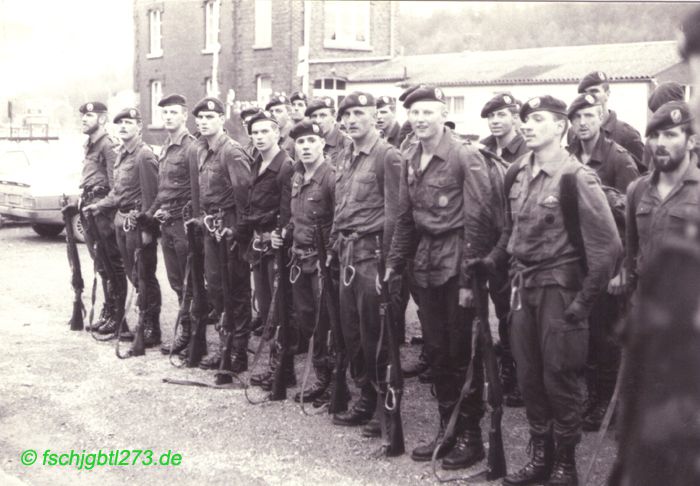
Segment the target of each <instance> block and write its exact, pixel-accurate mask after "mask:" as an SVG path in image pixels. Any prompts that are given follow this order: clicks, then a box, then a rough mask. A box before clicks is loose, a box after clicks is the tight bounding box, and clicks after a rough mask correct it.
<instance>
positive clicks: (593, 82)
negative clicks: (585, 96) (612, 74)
mask: <svg viewBox="0 0 700 486" xmlns="http://www.w3.org/2000/svg"><path fill="white" fill-rule="evenodd" d="M607 82H608V75H607V74H605V73H604V72H603V71H593V72H592V73H588V74H586V75H585V76H584V77H583V79H581V81H580V82H579V83H578V92H579V93H584V92H585V91H586V89H588V88H590V87H591V86H597V85H599V84H603V83H607Z"/></svg>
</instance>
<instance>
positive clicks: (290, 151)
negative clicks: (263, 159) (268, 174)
mask: <svg viewBox="0 0 700 486" xmlns="http://www.w3.org/2000/svg"><path fill="white" fill-rule="evenodd" d="M290 102H291V101H290V99H289V98H287V97H286V96H285V95H274V96H272V98H270V101H268V102H267V104H266V105H265V111H270V108H272V107H273V106H277V105H286V106H287V107H288V108H289V103H290ZM290 116H291V115H290ZM290 130H291V127H280V141H279V146H280V148H281V149H282V150H284V151H285V152H286V153H287V155H289V158H290V159H291V160H294V140H293V139H292V137H290V136H289V132H290Z"/></svg>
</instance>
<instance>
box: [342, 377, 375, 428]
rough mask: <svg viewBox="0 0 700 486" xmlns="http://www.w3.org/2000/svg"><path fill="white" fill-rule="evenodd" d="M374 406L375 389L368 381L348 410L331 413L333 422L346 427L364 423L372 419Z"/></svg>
mask: <svg viewBox="0 0 700 486" xmlns="http://www.w3.org/2000/svg"><path fill="white" fill-rule="evenodd" d="M376 406H377V391H376V390H375V389H374V387H373V386H372V385H371V384H370V383H367V384H366V385H364V386H363V387H362V393H361V395H360V399H359V400H357V401H356V402H355V404H354V405H353V406H352V408H351V409H350V410H348V411H347V412H342V413H337V414H335V415H333V423H334V424H335V425H343V426H346V427H353V426H357V425H364V424H366V423H367V422H369V421H370V420H371V419H372V416H373V415H374V410H375V408H376Z"/></svg>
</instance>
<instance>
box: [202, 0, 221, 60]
mask: <svg viewBox="0 0 700 486" xmlns="http://www.w3.org/2000/svg"><path fill="white" fill-rule="evenodd" d="M220 13H221V12H220V3H219V0H208V1H207V2H205V3H204V49H203V50H202V53H203V54H212V53H213V52H214V51H216V50H217V49H218V48H219V19H220V16H221V15H220Z"/></svg>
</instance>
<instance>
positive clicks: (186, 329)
mask: <svg viewBox="0 0 700 486" xmlns="http://www.w3.org/2000/svg"><path fill="white" fill-rule="evenodd" d="M191 336H192V323H191V322H190V319H189V317H185V316H182V318H181V319H180V326H179V334H178V335H177V337H176V338H175V342H174V343H172V345H167V344H164V345H163V346H161V347H160V352H161V353H163V354H166V355H167V354H170V352H171V351H170V348H172V353H173V354H177V353H180V352H182V351H184V350H186V349H187V346H188V345H189V343H190V337H191Z"/></svg>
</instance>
